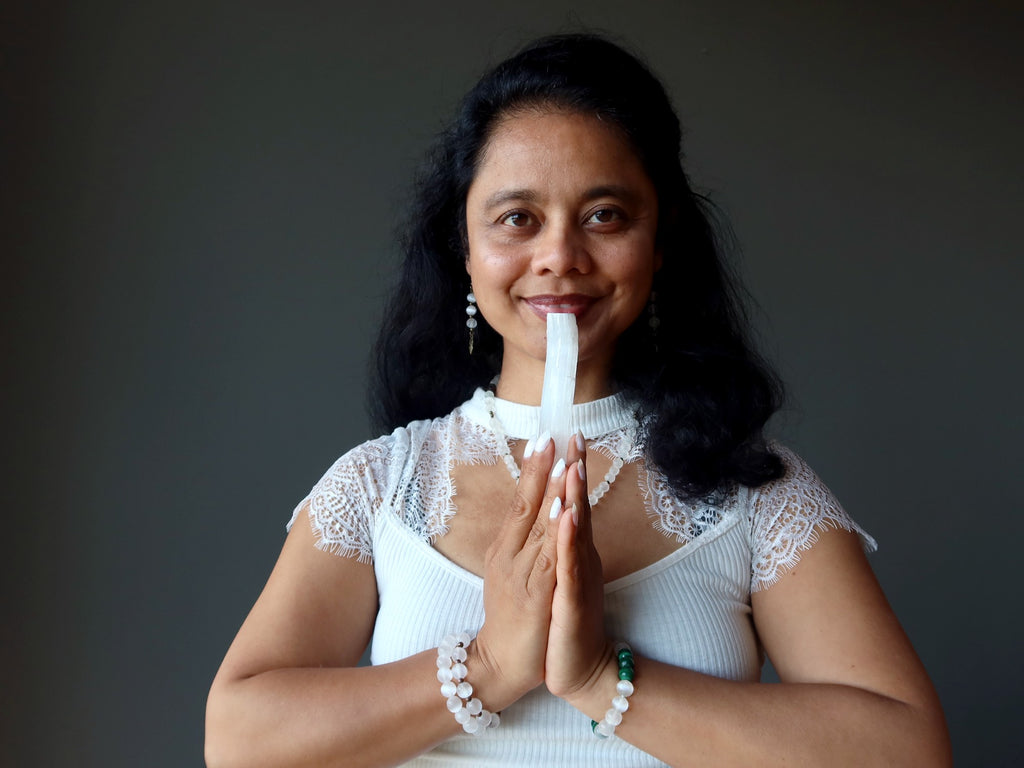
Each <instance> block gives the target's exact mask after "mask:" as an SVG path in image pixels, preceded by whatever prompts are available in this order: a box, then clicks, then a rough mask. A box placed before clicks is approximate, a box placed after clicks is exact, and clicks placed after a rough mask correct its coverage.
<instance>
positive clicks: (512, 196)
mask: <svg viewBox="0 0 1024 768" xmlns="http://www.w3.org/2000/svg"><path fill="white" fill-rule="evenodd" d="M537 199H538V195H537V193H536V192H534V191H533V190H531V189H499V190H498V191H497V192H495V193H494V194H493V195H491V196H490V197H488V198H487V199H486V200H485V201H484V208H495V207H497V206H499V205H504V204H506V203H510V202H513V201H519V202H524V203H535V202H537Z"/></svg>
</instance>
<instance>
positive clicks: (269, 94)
mask: <svg viewBox="0 0 1024 768" xmlns="http://www.w3.org/2000/svg"><path fill="white" fill-rule="evenodd" d="M1016 5H1018V4H1017V3H1009V2H1007V3H994V2H989V3H968V2H966V1H965V2H927V3H925V2H910V0H905V1H901V2H886V3H882V2H876V3H864V2H854V1H852V0H851V1H850V2H845V1H844V2H829V3H799V2H773V3H762V2H757V1H756V0H746V1H737V2H720V1H712V0H707V1H705V2H634V3H617V2H607V1H606V0H591V1H590V2H587V3H579V4H573V3H569V2H552V1H551V0H527V1H525V2H520V3H517V4H514V5H497V4H486V3H480V2H460V1H457V0H442V2H436V3H431V4H429V5H428V4H422V5H419V4H413V3H411V2H402V3H399V2H392V1H391V0H376V1H375V2H373V3H367V4H359V5H358V6H356V5H355V4H350V3H344V2H333V3H327V2H320V3H315V2H299V3H292V4H287V5H286V4H284V3H274V2H266V1H265V0H249V1H248V2H236V3H229V2H219V1H214V2H210V1H208V0H204V2H198V0H178V2H174V3H160V2H150V1H149V0H143V1H142V2H115V1H113V0H96V1H94V2H90V3H82V2H79V3H73V4H72V3H60V2H45V1H42V0H41V1H40V2H37V3H35V4H33V5H32V7H31V8H30V9H29V8H21V9H19V8H18V7H17V6H15V7H14V8H10V7H8V9H7V10H5V11H4V12H3V13H2V14H0V20H2V23H3V28H2V29H3V32H2V34H3V39H2V42H3V46H4V51H3V57H2V59H0V66H2V70H0V77H2V80H0V85H2V87H3V105H2V109H3V112H2V119H3V123H2V130H3V132H4V133H3V156H2V158H3V166H2V168H0V171H2V176H0V185H2V186H0V189H2V197H0V202H2V204H3V205H2V227H3V228H2V235H3V241H2V243H0V248H2V249H3V266H2V273H0V275H2V283H3V289H2V290H3V309H2V312H3V329H4V333H3V359H4V375H3V412H4V417H3V432H4V437H5V438H6V439H5V441H4V442H5V448H4V451H5V453H4V462H3V467H4V474H5V479H4V482H3V484H2V488H3V498H4V511H5V514H6V519H7V525H6V527H5V530H6V532H7V533H6V536H5V545H6V546H5V558H4V562H5V564H6V566H7V570H8V573H7V574H6V575H5V577H4V584H5V586H6V587H13V589H8V590H6V591H7V592H8V593H9V597H8V599H7V602H6V605H7V610H6V611H5V618H4V622H3V633H2V635H0V636H2V638H3V644H4V645H3V648H4V653H3V655H4V660H3V663H2V664H0V670H2V671H0V687H2V689H3V690H4V691H5V692H6V695H5V700H6V702H7V703H5V704H4V714H3V717H2V719H3V721H4V724H5V728H6V730H7V732H8V733H7V735H6V737H5V740H4V749H5V752H7V753H8V754H9V758H8V756H2V758H0V761H2V762H3V763H4V764H5V765H12V766H13V765H18V766H21V765H40V766H42V765H46V766H49V765H67V766H72V765H74V766H105V767H110V766H186V765H199V764H200V763H201V744H202V738H203V731H202V716H203V706H204V699H205V695H206V690H207V687H208V685H209V682H210V679H211V678H212V676H213V674H214V671H215V670H216V667H217V665H218V663H219V661H220V659H221V657H222V655H223V653H224V651H225V649H226V648H227V645H228V643H229V642H230V640H231V638H232V636H233V634H234V632H235V630H236V629H237V627H238V625H239V624H240V622H241V621H242V619H243V618H244V616H245V614H246V612H247V610H248V607H249V606H250V605H251V603H252V601H253V600H254V599H255V598H256V596H257V594H258V591H259V589H260V587H261V585H262V583H263V581H264V579H265V578H266V576H267V574H268V572H269V570H270V568H271V567H272V565H273V562H274V558H275V555H276V552H277V551H278V549H279V547H280V545H281V543H282V538H283V525H284V522H285V521H286V519H287V518H288V515H289V513H290V510H291V507H292V505H293V504H294V503H295V502H296V501H297V500H298V499H300V498H301V497H302V496H303V494H304V493H305V491H306V490H307V489H308V487H309V486H310V485H311V484H312V483H313V482H314V481H315V480H316V479H317V478H318V477H319V475H320V473H321V472H322V470H323V469H324V468H326V466H327V465H328V464H330V462H331V461H332V460H333V459H334V458H335V457H336V456H337V455H338V454H339V453H341V452H342V451H344V450H345V449H346V448H347V447H350V446H351V445H353V444H354V443H356V442H358V441H360V440H362V439H365V438H366V437H368V436H369V432H368V426H367V422H366V419H365V417H364V415H363V410H362V402H363V395H362V391H363V386H364V370H365V368H364V361H365V359H366V355H367V351H368V345H369V341H370V338H371V336H372V333H373V328H374V324H375V322H376V320H377V319H378V317H379V309H378V307H379V303H380V298H381V295H382V292H383V289H384V286H385V284H386V282H387V279H388V276H389V274H390V272H391V269H392V266H393V264H394V258H395V248H394V245H393V237H392V233H393V227H394V223H395V221H396V218H397V217H398V215H399V214H401V211H402V209H403V199H404V198H403V195H404V193H405V189H406V183H407V181H408V179H409V177H410V174H411V170H412V168H413V166H414V164H415V162H416V161H417V159H418V157H419V156H420V155H421V153H422V151H423V149H424V148H425V146H426V145H427V143H428V142H429V140H430V138H431V136H432V135H433V134H434V132H435V131H436V130H437V129H438V128H439V127H440V125H441V121H442V120H443V119H444V118H445V117H446V116H447V115H449V114H450V112H451V109H452V107H453V104H454V101H455V99H456V98H457V97H458V95H459V94H460V93H461V92H462V91H463V90H464V89H465V88H466V87H468V86H469V85H470V84H471V83H472V82H473V80H474V79H475V78H476V76H478V75H479V74H480V72H481V71H482V70H483V68H484V66H485V65H486V64H487V63H493V62H494V61H496V60H498V59H499V58H500V57H502V56H503V55H505V54H506V53H508V52H509V51H510V50H511V49H512V48H513V47H515V46H516V45H518V44H520V43H522V42H523V41H525V40H527V39H529V38H531V37H533V36H535V35H537V34H540V33H546V32H550V31H556V30H562V29H575V28H578V27H579V26H581V25H587V26H590V27H592V28H597V29H601V30H606V31H609V32H612V33H613V34H615V35H618V36H620V38H621V39H622V40H623V41H625V42H627V43H629V44H631V45H634V46H636V47H637V48H639V49H640V50H642V51H644V52H645V53H646V54H647V56H648V58H649V60H650V62H651V63H652V65H653V66H654V68H655V69H656V70H657V71H658V72H660V73H661V74H662V76H663V77H664V80H665V81H666V83H667V85H668V87H669V89H670V91H671V92H672V94H673V95H674V98H675V101H676V104H677V105H678V109H679V112H680V114H681V116H682V118H683V120H684V123H685V124H686V126H687V127H688V138H687V151H688V156H689V168H690V170H691V172H692V175H693V177H694V179H695V181H696V182H697V183H698V184H699V185H700V186H701V187H703V188H706V189H709V190H711V192H712V193H713V195H714V197H715V198H716V199H717V200H718V201H719V202H720V203H721V204H722V205H723V206H724V207H725V209H726V210H727V211H728V212H729V214H730V216H731V219H732V222H733V224H734V227H735V229H736V232H737V235H738V238H739V241H740V243H741V244H742V246H743V248H744V260H743V265H742V267H743V270H744V272H745V274H746V276H747V279H748V282H749V286H750V288H751V291H752V293H753V294H754V296H755V297H756V298H757V300H758V302H759V304H760V306H761V310H762V313H761V321H762V322H761V325H762V327H763V330H764V337H765V343H766V347H767V350H768V352H769V353H770V354H771V355H772V356H774V358H775V359H776V360H777V361H778V363H779V365H780V368H781V370H782V372H783V373H784V375H785V377H786V378H787V380H788V381H789V383H790V385H791V392H792V395H793V405H792V407H791V408H790V409H789V410H788V411H787V412H786V414H784V415H783V418H781V419H780V420H779V422H778V424H777V428H778V430H779V432H780V433H781V434H782V436H783V437H784V438H785V439H786V440H787V441H789V442H790V443H791V444H792V445H793V446H794V447H796V448H797V449H798V450H799V451H800V452H802V453H803V454H804V456H805V457H806V458H807V459H808V460H809V461H810V462H811V464H812V466H814V467H815V468H816V469H817V470H818V472H819V474H821V475H822V476H823V477H824V479H825V480H826V482H827V483H829V484H830V485H831V486H832V488H833V489H834V490H835V491H836V492H837V493H838V495H839V496H840V498H841V499H842V500H843V501H844V503H845V505H846V506H847V507H848V509H849V510H850V511H851V512H852V513H853V514H854V516H855V517H856V518H857V519H858V520H859V521H860V522H861V523H862V524H863V525H864V526H865V527H866V528H867V529H868V530H869V531H871V532H872V533H873V534H874V535H875V536H876V537H877V538H878V539H879V541H880V544H881V550H880V552H879V553H878V554H877V555H876V556H875V557H874V559H873V563H874V567H875V569H876V571H877V573H878V576H879V578H880V579H881V581H882V583H883V585H884V586H885V588H886V590H887V592H888V594H889V596H890V599H891V601H892V603H893V605H894V606H895V609H896V611H897V612H898V613H899V615H900V617H901V618H902V620H903V622H904V625H905V626H906V629H907V631H908V632H909V634H910V636H911V638H912V639H913V641H914V643H915V645H916V647H917V649H918V651H919V653H920V654H921V656H922V657H923V659H924V661H925V663H926V665H927V666H928V668H929V670H930V671H931V674H932V675H933V677H934V679H935V682H936V684H937V686H938V688H939V691H940V694H941V695H942V698H943V701H944V704H945V707H946V712H947V715H948V718H949V721H950V725H951V728H952V733H953V739H954V743H955V748H956V754H957V758H958V764H959V765H962V766H994V765H1010V764H1012V762H1013V756H1015V755H1019V753H1020V752H1021V751H1022V749H1024V740H1022V737H1021V734H1020V730H1021V729H1020V727H1019V721H1020V717H1021V714H1022V708H1021V705H1020V695H1021V690H1022V689H1024V679H1022V678H1024V675H1022V664H1021V660H1020V654H1019V652H1018V651H1017V649H1016V645H1017V643H1016V642H1015V641H1014V638H1017V637H1019V633H1020V617H1019V610H1018V609H1019V605H1020V600H1019V598H1018V596H1017V590H1016V588H1015V581H1016V577H1017V568H1016V566H1014V563H1015V562H1016V561H1017V560H1018V552H1019V549H1020V541H1021V538H1022V536H1021V534H1022V525H1021V522H1020V503H1019V501H1018V496H1019V493H1018V478H1019V477H1020V470H1019V467H1020V465H1021V460H1022V458H1024V451H1022V448H1021V438H1022V436H1024V429H1022V418H1021V395H1020V388H1021V369H1022V361H1021V352H1020V342H1019V340H1018V336H1019V334H1020V332H1021V330H1022V328H1024V322H1022V320H1024V311H1022V309H1021V296H1020V295H1021V290H1022V289H1024V265H1022V258H1021V245H1022V237H1021V234H1020V221H1021V213H1020V212H1021V210H1022V208H1024V195H1022V170H1024V157H1022V150H1021V142H1020V137H1021V135H1024V119H1022V117H1024V108H1022V100H1021V98H1020V94H1021V85H1022V72H1024V66H1022V64H1024V61H1022V54H1021V47H1022V46H1021V42H1022V40H1021V37H1022V36H1021V29H1022V18H1021V13H1020V11H1019V10H1016V9H1015V8H1014V7H1013V6H1016ZM452 311H461V309H460V308H457V307H453V308H452ZM12 691H13V694H12V693H11V692H12Z"/></svg>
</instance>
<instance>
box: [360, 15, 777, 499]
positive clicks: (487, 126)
mask: <svg viewBox="0 0 1024 768" xmlns="http://www.w3.org/2000/svg"><path fill="white" fill-rule="evenodd" d="M538 107H539V108H542V109H545V108H551V109H559V110H565V111H569V112H574V113H581V114H587V115H594V116H597V117H599V118H600V119H601V120H603V121H605V122H606V123H608V124H611V125H614V126H617V127H618V128H619V130H621V131H622V133H623V135H624V136H625V137H626V139H627V140H628V141H629V143H630V145H631V146H632V148H633V150H634V151H635V152H636V154H637V156H638V157H639V158H640V161H641V162H642V164H643V166H644V168H645V170H646V171H647V173H648V175H649V176H650V178H651V180H652V181H653V183H654V187H655V189H656V191H657V196H658V205H659V217H658V233H657V238H658V246H659V248H660V249H661V252H662V267H661V269H660V270H659V271H658V272H657V273H656V275H655V283H654V291H655V292H656V299H657V301H656V307H657V316H658V318H659V320H660V325H659V327H658V328H657V330H656V333H654V334H652V332H651V329H650V327H649V324H648V318H647V317H646V316H645V315H644V314H643V313H642V314H641V316H640V317H639V318H637V320H636V321H635V322H634V323H633V325H632V326H631V327H630V328H628V329H627V330H626V331H625V333H624V334H623V336H622V337H621V338H620V339H619V341H618V343H617V345H616V352H615V356H614V360H613V366H612V379H613V382H612V383H613V384H614V386H615V387H616V388H617V389H618V391H620V392H621V393H623V394H624V395H625V396H626V397H627V398H629V400H630V402H631V403H632V404H633V405H634V407H635V408H636V412H637V417H638V420H639V423H640V425H641V436H640V437H641V440H642V445H643V448H644V454H645V457H646V458H647V460H648V461H649V462H651V463H653V464H654V465H655V466H656V467H658V468H659V469H660V470H661V471H662V472H663V473H664V474H665V475H666V477H667V478H668V480H669V482H670V484H671V486H672V488H673V490H674V491H675V492H676V493H677V494H678V495H679V496H680V497H682V498H690V499H695V498H707V497H710V496H714V495H716V494H719V493H723V492H726V491H728V490H729V489H731V488H733V487H735V486H736V485H737V484H741V485H747V486H757V485H761V484H762V483H764V482H766V481H768V480H771V479H774V478H776V477H779V476H780V475H781V474H782V471H783V468H782V463H781V461H780V460H779V458H778V457H777V456H775V455H774V454H773V453H772V452H771V450H770V449H769V447H768V445H767V444H766V441H765V438H764V434H763V429H764V425H765V422H766V421H767V420H768V418H769V417H770V416H771V415H772V413H773V412H775V411H776V410H777V409H778V408H779V407H780V405H781V402H782V386H781V383H780V382H779V380H778V378H777V377H776V375H775V374H774V373H773V371H772V370H771V368H770V367H769V366H768V365H767V363H766V362H765V361H764V360H763V359H762V358H761V357H760V356H759V355H758V354H757V352H756V351H755V350H754V348H753V345H752V344H751V342H750V339H749V331H748V328H749V323H748V321H747V317H746V313H745V310H744V302H743V301H742V289H741V288H740V285H739V282H738V281H737V280H736V278H735V276H734V275H733V274H732V272H731V270H730V269H729V267H728V265H727V264H726V262H725V259H724V258H723V253H722V252H723V250H724V247H723V245H724V244H723V242H722V240H721V238H719V237H718V236H717V234H716V232H717V230H716V226H715V223H714V222H715V221H716V217H715V216H714V208H713V207H712V206H711V204H710V203H709V201H708V200H707V199H706V198H705V197H703V196H702V195H699V194H697V193H695V192H694V191H693V190H692V189H691V187H690V184H689V181H688V180H687V177H686V174H685V173H684V171H683V168H682V163H681V147H680V142H681V131H680V126H679V119H678V117H677V116H676V114H675V111H674V110H673V108H672V105H671V103H670V101H669V98H668V96H667V94H666V92H665V89H664V88H663V86H662V85H661V83H660V82H659V81H658V79H657V78H656V77H655V76H654V75H653V74H652V73H651V72H650V70H649V69H648V68H647V67H646V66H645V65H644V64H643V63H641V61H640V60H639V59H638V58H637V57H635V56H633V55H631V54H630V53H627V52H626V51H625V50H623V49H622V48H621V47H619V46H618V45H616V44H614V43H612V42H610V41H609V40H607V39H605V38H603V37H599V36H596V35H590V34H572V35H558V36H553V37H546V38H542V39H540V40H538V41H536V42H534V43H533V44H531V45H529V46H528V47H526V48H524V49H523V50H521V51H520V52H519V53H517V54H515V55H514V56H512V57H511V58H509V59H507V60H505V61H504V62H502V63H501V64H499V65H498V66H497V67H495V68H494V69H492V70H491V71H490V72H488V73H487V74H485V75H484V77H483V78H482V79H481V80H480V81H479V82H478V83H477V84H476V86H475V87H474V88H473V89H472V90H471V91H470V92H469V93H468V94H467V95H466V96H465V98H464V99H463V101H462V103H461V106H460V108H459V111H458V114H457V115H456V118H455V120H454V121H453V122H452V124H451V125H450V126H449V127H448V128H447V130H445V131H444V132H443V133H442V134H441V135H440V137H439V139H438V141H437V143H436V145H435V146H434V148H433V150H432V152H431V154H430V155H429V158H428V162H427V164H426V166H425V169H424V171H423V172H422V173H421V175H420V177H419V179H418V181H417V186H416V194H415V199H414V202H413V205H412V206H411V210H410V220H409V225H408V227H407V230H406V234H405V237H404V240H403V247H404V251H405V259H404V262H403V264H402V267H401V272H400V275H399V277H398V282H397V285H396V286H395V288H394V291H393V293H392V296H391V299H390V302H389V304H388V307H387V310H386V312H385V315H384V317H385V320H384V323H383V326H382V328H381V332H380V336H379V339H378V343H377V346H376V352H375V359H374V363H375V364H374V366H373V379H374V380H373V383H372V387H371V389H370V400H371V403H370V406H371V415H372V416H373V418H374V419H375V421H376V423H377V425H378V426H379V427H381V428H383V429H384V430H386V431H387V430H391V429H393V428H395V427H398V426H402V425H405V424H407V423H408V422H410V421H413V420H416V419H425V418H433V417H437V416H441V415H444V414H446V413H448V412H449V411H451V410H452V409H453V408H454V407H455V406H457V405H458V404H460V403H462V402H463V401H464V400H466V399H467V398H469V397H470V396H471V395H472V393H473V391H474V389H475V388H476V387H479V386H487V385H488V383H489V382H490V381H491V380H492V379H493V377H494V376H495V374H496V373H497V372H498V371H499V368H500V365H501V353H502V340H501V337H500V336H499V335H498V334H497V333H496V332H495V331H494V330H493V329H491V328H490V327H489V326H488V325H487V323H486V321H485V320H484V319H483V318H480V317H479V316H478V320H479V325H478V327H477V329H476V334H475V335H476V339H475V343H474V352H473V354H472V355H470V354H469V349H468V332H467V329H466V325H465V321H466V316H465V314H464V308H465V306H466V294H467V293H468V292H469V290H470V284H469V277H468V275H467V273H466V268H465V262H466V256H467V246H466V237H465V231H466V230H465V228H466V208H465V206H466V194H467V191H468V189H469V186H470V183H471V182H472V180H473V177H474V175H475V173H476V170H477V166H478V163H479V162H480V158H481V155H482V153H483V150H484V147H485V146H486V144H487V141H488V138H489V136H490V134H491V131H492V130H493V128H494V126H495V124H496V121H498V120H499V119H500V118H502V117H503V116H507V115H509V114H514V113H515V112H516V111H519V110H524V109H533V108H538Z"/></svg>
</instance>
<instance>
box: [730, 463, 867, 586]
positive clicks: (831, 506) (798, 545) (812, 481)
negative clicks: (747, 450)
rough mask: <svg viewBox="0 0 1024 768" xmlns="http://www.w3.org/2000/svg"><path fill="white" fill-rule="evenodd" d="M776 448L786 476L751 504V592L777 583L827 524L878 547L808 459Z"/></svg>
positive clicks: (759, 493)
mask: <svg viewBox="0 0 1024 768" xmlns="http://www.w3.org/2000/svg"><path fill="white" fill-rule="evenodd" d="M772 450H773V451H774V452H775V453H776V454H778V455H779V457H780V458H781V459H782V461H783V463H785V465H786V474H785V475H784V476H783V477H781V478H779V479H778V480H775V481H773V482H771V483H768V484H766V485H764V486H762V487H761V488H759V489H757V490H756V491H755V494H754V498H753V501H752V503H751V504H750V512H749V514H750V539H751V551H752V553H753V557H752V563H751V579H750V591H751V592H757V591H759V590H762V589H767V588H768V587H770V586H772V584H775V583H776V582H777V581H778V580H779V579H780V578H781V577H782V575H783V573H784V572H785V571H787V570H789V569H790V568H792V567H793V566H794V565H796V563H797V562H798V561H799V560H800V555H801V554H802V553H803V552H806V551H807V550H808V549H810V548H811V547H813V546H814V543H815V542H816V541H817V540H818V534H819V531H820V530H821V529H822V528H823V527H831V528H839V529H842V530H844V531H850V532H851V533H856V534H857V535H858V536H859V537H860V539H861V545H862V546H863V547H864V551H865V552H874V551H875V550H876V549H878V544H877V543H876V542H875V540H874V539H873V538H871V536H869V535H868V534H867V532H866V531H864V529H863V528H861V527H860V526H859V525H857V524H856V523H855V522H854V521H853V520H852V519H851V518H850V516H849V515H848V514H847V513H846V510H845V509H843V508H842V506H841V505H840V504H839V501H838V500H837V499H836V497H835V496H834V495H833V494H832V492H831V491H830V490H829V489H828V487H827V486H826V485H825V484H824V483H823V482H822V481H821V480H820V479H819V478H818V476H817V475H816V474H814V472H813V471H812V470H811V468H810V467H808V466H807V464H806V463H804V461H803V459H801V458H800V457H799V456H797V455H796V454H795V453H793V452H792V451H790V450H789V449H788V448H784V447H782V446H780V445H775V444H773V445H772Z"/></svg>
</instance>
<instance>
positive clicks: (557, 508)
mask: <svg viewBox="0 0 1024 768" xmlns="http://www.w3.org/2000/svg"><path fill="white" fill-rule="evenodd" d="M561 513H562V500H561V499H560V498H558V497H557V496H555V500H554V501H552V502H551V519H552V520H557V519H558V516H559V515H560V514H561Z"/></svg>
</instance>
